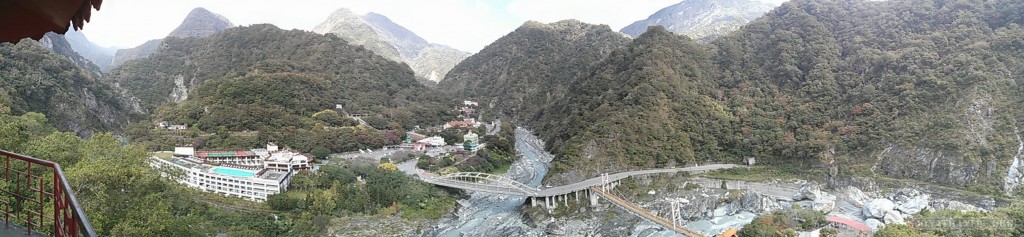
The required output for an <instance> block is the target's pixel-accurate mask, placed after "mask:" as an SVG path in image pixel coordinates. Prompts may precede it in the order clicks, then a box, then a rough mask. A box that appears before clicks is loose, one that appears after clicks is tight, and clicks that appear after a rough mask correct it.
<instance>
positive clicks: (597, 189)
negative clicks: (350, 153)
mask: <svg viewBox="0 0 1024 237" xmlns="http://www.w3.org/2000/svg"><path fill="white" fill-rule="evenodd" d="M733 167H740V166H739V165H733V164H716V165H702V166H694V167H684V168H669V169H649V170H638V171H627V172H621V173H614V174H602V175H601V176H599V177H595V178H591V179H587V180H583V181H580V182H576V183H572V184H567V185H562V186H558V187H550V188H544V189H540V188H534V187H530V186H529V185H525V184H522V183H519V182H517V181H515V180H512V179H509V178H508V177H504V176H501V175H493V174H487V173H477V172H459V173H452V174H447V175H435V174H431V173H427V172H422V171H421V170H415V171H414V172H410V171H412V170H408V169H403V171H406V172H407V173H410V174H415V175H416V177H418V178H419V179H420V180H423V181H424V182H427V183H431V184H435V185H439V186H445V187H451V188H458V189H464V190H471V191H478V192H487V193H496V194H503V195H512V196H522V197H527V198H529V199H530V201H531V202H530V203H531V205H533V206H537V205H544V207H546V208H548V209H549V210H550V209H554V208H555V207H557V205H558V202H563V203H564V205H568V203H569V199H574V201H579V198H580V194H581V193H582V194H583V196H584V198H586V199H589V201H590V205H591V206H595V205H597V201H598V197H604V198H605V199H608V200H609V201H611V202H612V203H615V204H616V205H618V206H621V207H623V208H625V209H627V210H629V211H631V212H633V213H636V214H637V215H639V216H641V217H643V218H646V219H648V220H651V221H653V222H654V223H657V224H659V225H662V226H664V227H665V228H669V229H671V230H673V231H676V232H677V233H680V234H684V235H687V236H701V235H700V234H699V233H698V232H695V231H692V230H689V229H686V228H685V227H682V226H681V225H678V224H676V223H675V222H673V221H668V220H666V219H665V218H662V217H658V216H657V215H654V214H653V213H651V212H649V211H646V210H643V209H642V208H640V207H639V206H637V205H636V204H633V203H630V202H629V201H626V200H625V199H622V198H620V197H616V196H615V195H613V194H611V193H610V192H609V191H610V190H611V189H612V188H614V187H615V186H616V185H618V183H619V180H622V179H625V178H628V177H632V176H640V175H650V174H661V173H676V172H691V173H703V172H707V171H712V170H718V169H727V168H733ZM570 197H571V198H570Z"/></svg>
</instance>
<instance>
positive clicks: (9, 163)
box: [0, 150, 96, 237]
mask: <svg viewBox="0 0 1024 237" xmlns="http://www.w3.org/2000/svg"><path fill="white" fill-rule="evenodd" d="M0 157H3V159H4V161H3V162H4V164H3V165H4V168H3V173H2V174H0V175H2V178H3V181H2V182H0V209H2V211H3V217H4V225H5V227H7V228H10V226H11V224H15V225H19V226H22V227H24V228H26V229H27V230H26V232H27V233H26V234H27V235H29V236H31V235H33V234H38V233H47V234H50V235H53V236H88V237H91V236H96V232H95V231H94V230H93V229H92V224H90V223H89V219H88V218H87V217H86V216H85V212H84V211H83V210H82V206H81V205H80V204H79V203H78V199H76V198H75V194H74V193H73V192H72V189H71V185H70V184H68V181H67V178H65V177H64V171H63V170H61V167H60V165H59V164H57V163H54V162H52V161H47V160H40V159H36V158H33V157H29V156H25V155H20V154H16V153H12V152H8V151H4V150H0ZM51 228H52V229H51Z"/></svg>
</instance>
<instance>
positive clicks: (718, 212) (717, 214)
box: [712, 207, 728, 217]
mask: <svg viewBox="0 0 1024 237" xmlns="http://www.w3.org/2000/svg"><path fill="white" fill-rule="evenodd" d="M727 212H728V210H726V209H725V208H724V207H719V208H715V211H714V213H712V216H714V217H720V216H725V215H726V214H728V213H727Z"/></svg>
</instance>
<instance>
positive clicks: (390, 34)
mask: <svg viewBox="0 0 1024 237" xmlns="http://www.w3.org/2000/svg"><path fill="white" fill-rule="evenodd" d="M313 31H314V32H317V33H321V34H327V33H331V34H335V35H338V36H339V37H341V38H343V39H345V40H346V41H348V42H351V43H353V44H356V45H362V46H365V47H367V48H368V49H370V50H372V51H374V52H376V53H377V54H380V55H382V56H384V57H385V58H388V59H391V60H394V61H396V62H405V63H407V64H409V67H411V68H412V70H413V71H414V72H416V75H417V76H419V77H421V78H424V79H426V80H429V81H431V83H436V82H438V81H440V80H441V79H442V78H444V75H445V74H447V73H448V70H451V68H452V67H454V66H455V65H456V64H458V63H459V62H461V61H462V60H463V59H465V58H466V57H469V53H466V52H462V51H459V50H457V49H454V48H451V47H448V46H445V45H439V44H434V43H430V42H428V41H427V40H425V39H423V38H420V36H418V35H416V33H413V32H412V31H409V30H408V29H406V28H405V27H402V26H401V25H398V24H396V23H394V22H392V21H391V19H388V18H387V17H386V16H384V15H381V14H377V13H373V12H371V13H367V14H365V15H356V14H355V13H353V12H352V11H349V10H348V9H344V8H342V9H338V10H337V11H335V12H334V13H332V14H331V15H330V16H329V17H328V18H327V20H325V21H324V22H322V23H320V24H319V25H317V26H316V27H315V28H313Z"/></svg>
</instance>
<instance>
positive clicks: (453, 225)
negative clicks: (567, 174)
mask: <svg viewBox="0 0 1024 237" xmlns="http://www.w3.org/2000/svg"><path fill="white" fill-rule="evenodd" d="M516 150H517V151H518V152H519V159H518V160H516V162H515V163H513V164H512V166H511V167H510V168H509V170H508V173H506V174H505V175H506V176H507V177H509V178H512V179H514V180H516V181H518V182H521V183H524V184H527V185H530V186H532V187H539V186H540V183H541V180H542V179H544V175H545V174H547V172H548V162H551V158H552V157H553V156H552V155H551V154H548V153H547V152H545V151H544V145H543V143H542V142H541V141H540V139H538V138H537V137H536V136H534V135H533V133H532V132H531V131H529V130H527V129H524V128H516ZM525 201H526V198H524V197H510V196H507V195H500V194H489V193H483V192H473V193H471V194H470V198H469V199H468V200H464V201H460V205H462V206H460V207H459V209H458V211H457V213H456V215H455V217H446V218H442V219H441V220H440V221H439V222H438V223H437V224H436V225H435V226H434V228H433V229H432V230H430V231H428V232H426V233H424V236H442V237H456V236H506V235H509V234H522V235H528V236H537V235H541V234H543V233H542V232H541V231H540V230H537V229H536V228H532V227H529V226H527V225H526V224H524V222H523V220H522V218H523V214H522V212H520V208H521V206H522V205H523V203H525Z"/></svg>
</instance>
